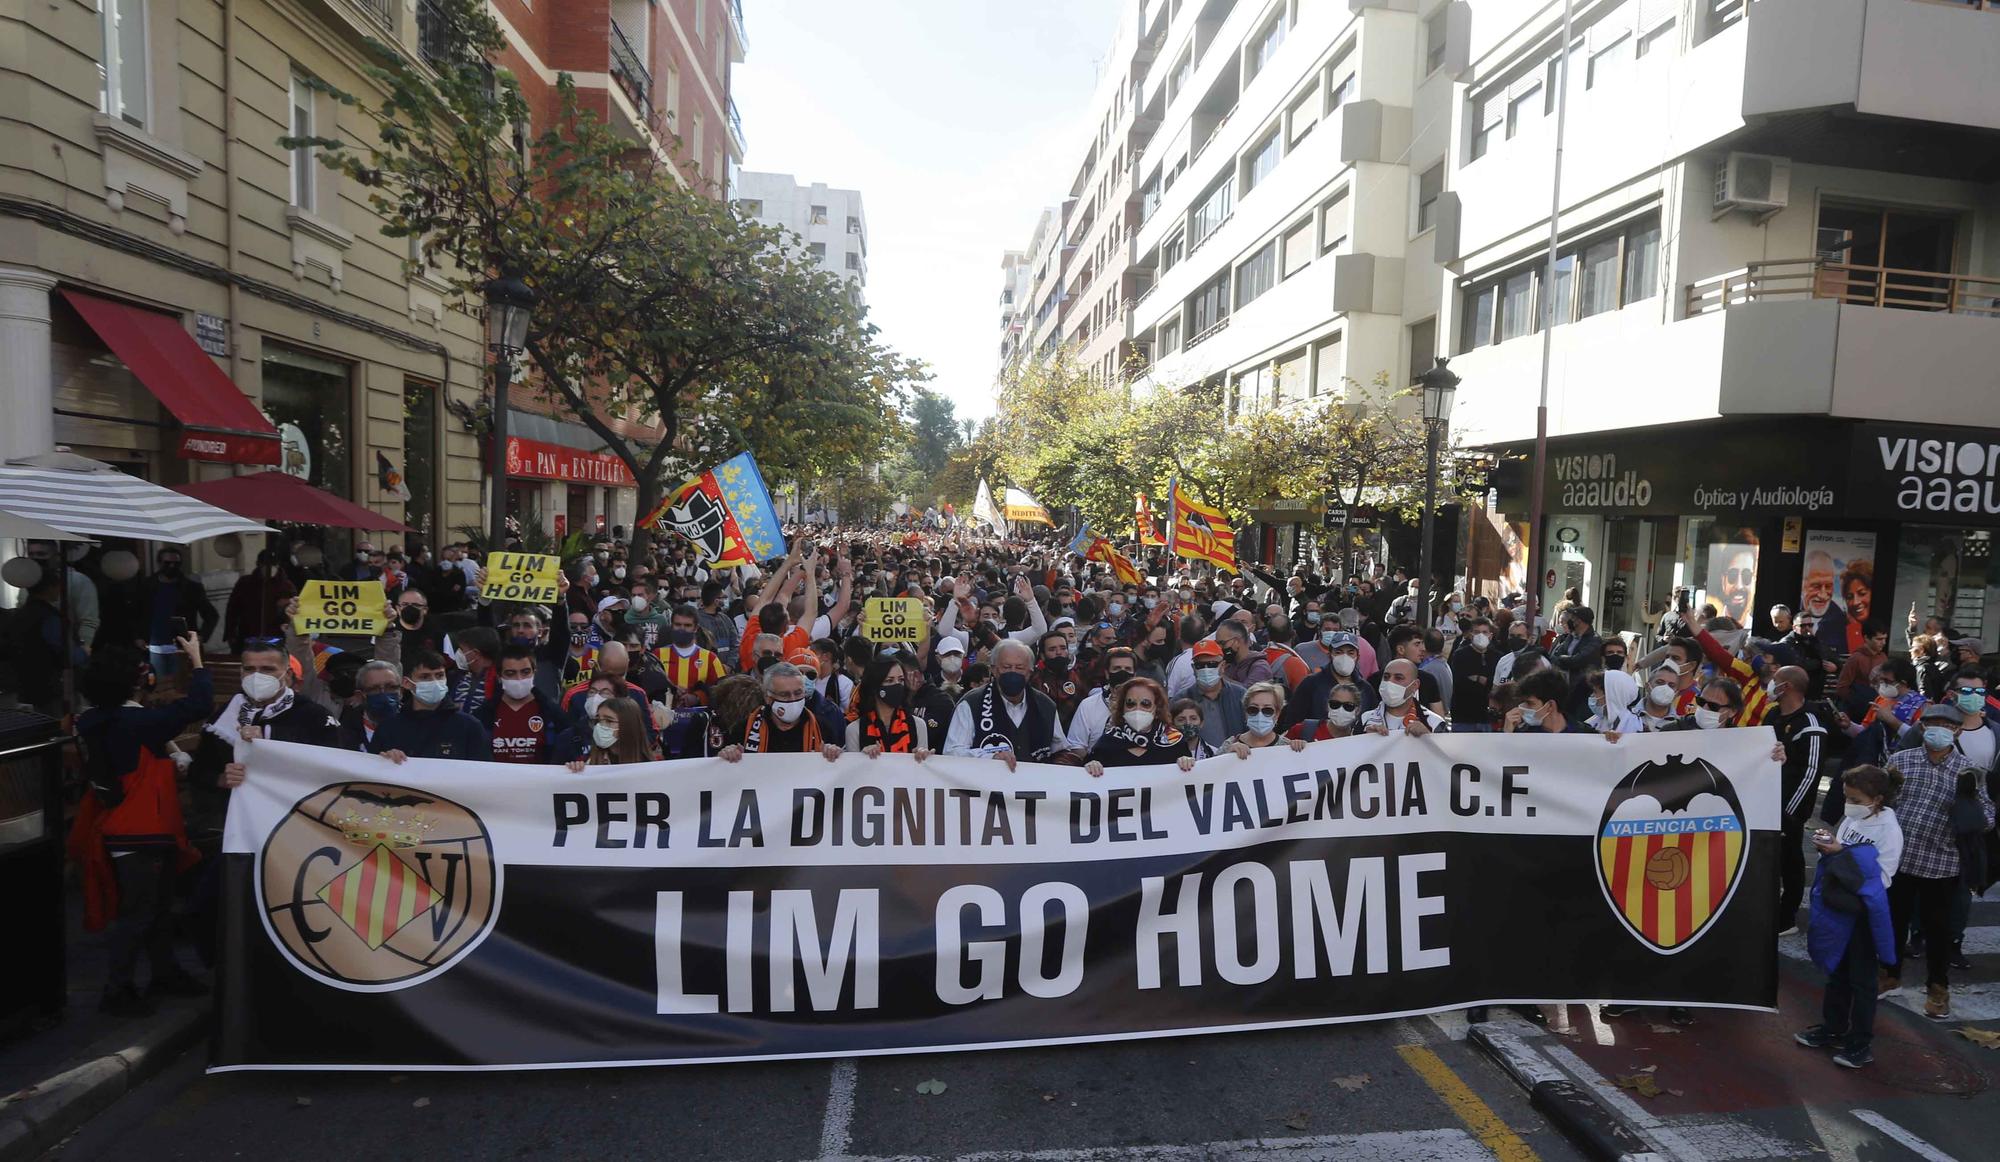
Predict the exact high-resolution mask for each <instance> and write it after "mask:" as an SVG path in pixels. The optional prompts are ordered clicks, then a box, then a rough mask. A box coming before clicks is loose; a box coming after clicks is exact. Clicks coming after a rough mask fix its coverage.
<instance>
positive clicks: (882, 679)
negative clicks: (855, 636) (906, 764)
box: [847, 650, 931, 762]
mask: <svg viewBox="0 0 2000 1162" xmlns="http://www.w3.org/2000/svg"><path fill="white" fill-rule="evenodd" d="M907 666H908V663H907V661H906V660H905V658H904V656H903V654H901V653H900V652H898V651H894V650H884V651H882V652H881V653H879V654H877V655H876V656H875V660H874V661H872V662H870V663H868V668H867V669H866V670H864V671H863V672H862V675H861V689H860V699H859V702H858V703H857V708H856V713H855V717H854V721H852V722H850V723H848V724H847V750H848V753H850V754H863V755H866V756H868V757H869V758H871V759H874V758H881V757H882V755H883V754H885V753H887V754H906V755H910V756H911V757H913V758H915V759H916V760H917V761H918V762H923V761H924V760H925V759H928V758H929V757H931V736H930V724H929V723H928V722H926V721H925V720H924V718H923V717H922V716H921V715H918V714H916V713H914V712H913V711H912V709H911V706H910V681H909V670H908V668H907Z"/></svg>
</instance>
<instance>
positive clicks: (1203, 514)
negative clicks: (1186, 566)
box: [1167, 480, 1239, 573]
mask: <svg viewBox="0 0 2000 1162" xmlns="http://www.w3.org/2000/svg"><path fill="white" fill-rule="evenodd" d="M1167 504H1168V507H1169V508H1170V509H1171V510H1172V516H1171V518H1170V519H1171V520H1172V522H1173V523H1172V524H1171V525H1169V526H1168V528H1169V531H1168V534H1167V551H1168V552H1171V553H1172V554H1174V555H1175V556H1177V557H1185V558H1187V559H1188V560H1190V561H1207V562H1209V563H1210V564H1213V565H1214V566H1216V567H1217V568H1219V569H1227V570H1229V571H1230V572H1231V573H1235V572H1238V571H1239V570H1238V569H1237V568H1236V532H1235V530H1233V529H1231V528H1230V527H1229V518H1228V517H1226V516H1224V515H1222V510H1221V509H1219V508H1210V507H1209V506H1208V505H1205V504H1203V503H1201V502H1200V501H1198V500H1193V499H1191V498H1189V497H1188V495H1187V494H1186V493H1184V492H1182V491H1181V486H1180V481H1179V480H1174V481H1173V482H1171V483H1170V484H1169V485H1168V486H1167Z"/></svg>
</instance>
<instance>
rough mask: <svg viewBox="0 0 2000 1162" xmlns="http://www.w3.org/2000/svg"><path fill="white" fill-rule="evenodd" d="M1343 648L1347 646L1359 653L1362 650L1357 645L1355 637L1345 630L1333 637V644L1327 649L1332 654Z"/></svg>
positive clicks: (1337, 632)
mask: <svg viewBox="0 0 2000 1162" xmlns="http://www.w3.org/2000/svg"><path fill="white" fill-rule="evenodd" d="M1342 646H1346V647H1347V648H1349V649H1351V650H1357V651H1358V650H1359V649H1360V648H1361V647H1360V646H1359V645H1356V644H1355V640H1354V635H1353V634H1351V633H1348V632H1346V631H1345V630H1340V631H1336V632H1335V633H1334V635H1333V640H1332V642H1331V643H1330V644H1328V645H1327V647H1326V648H1327V650H1328V651H1329V652H1330V651H1333V650H1337V649H1339V648H1340V647H1342Z"/></svg>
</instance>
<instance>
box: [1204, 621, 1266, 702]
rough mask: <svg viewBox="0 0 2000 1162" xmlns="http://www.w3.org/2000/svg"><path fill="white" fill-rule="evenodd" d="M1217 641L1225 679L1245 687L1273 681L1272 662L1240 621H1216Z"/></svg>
mask: <svg viewBox="0 0 2000 1162" xmlns="http://www.w3.org/2000/svg"><path fill="white" fill-rule="evenodd" d="M1215 644H1216V645H1218V646H1221V647H1222V660H1223V663H1224V665H1223V667H1222V676H1223V677H1224V678H1227V679H1228V680H1229V681H1231V682H1234V683H1236V684H1237V685H1238V686H1241V687H1243V688H1244V689H1246V690H1247V689H1249V688H1250V687H1252V686H1255V685H1256V684H1257V683H1259V682H1268V681H1270V680H1271V678H1272V674H1271V663H1270V661H1269V660H1268V659H1266V658H1265V657H1264V654H1263V652H1262V651H1261V650H1259V649H1258V648H1257V647H1256V645H1255V643H1253V642H1252V641H1251V640H1250V633H1249V631H1248V630H1246V629H1244V628H1243V625H1242V623H1241V622H1238V621H1233V620H1230V621H1221V622H1217V623H1216V626H1215Z"/></svg>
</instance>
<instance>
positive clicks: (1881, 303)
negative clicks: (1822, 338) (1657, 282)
mask: <svg viewBox="0 0 2000 1162" xmlns="http://www.w3.org/2000/svg"><path fill="white" fill-rule="evenodd" d="M1800 298H1812V299H1833V300H1836V301H1838V302H1843V303H1848V304H1851V305H1854V306H1863V307H1881V308H1885V309H1888V310H1898V311H1934V312H1942V313H1944V314H1948V315H1972V316H1977V317H1980V318H1987V319H2000V278H1988V277H1985V276H1982V275H1973V274H1949V273H1945V272H1942V271H1929V270H1898V269H1896V268H1894V267H1886V266H1859V265H1856V264H1853V263H1847V262H1828V261H1826V260H1824V259H1818V258H1792V259H1775V260H1772V261H1769V262H1753V263H1751V264H1750V265H1749V266H1747V267H1744V268H1743V269H1742V270H1736V271H1731V272H1730V273H1728V274H1724V275H1720V276H1718V277H1716V278H1711V279H1707V280H1704V281H1702V282H1697V283H1692V284H1690V285H1689V286H1688V288H1687V297H1686V301H1685V309H1686V313H1687V314H1688V315H1689V316H1694V315H1705V314H1707V313H1709V312H1710V311H1726V310H1728V309H1729V308H1731V307H1736V306H1741V305H1743V304H1745V303H1754V302H1765V301H1770V300H1774V299H1800Z"/></svg>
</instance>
